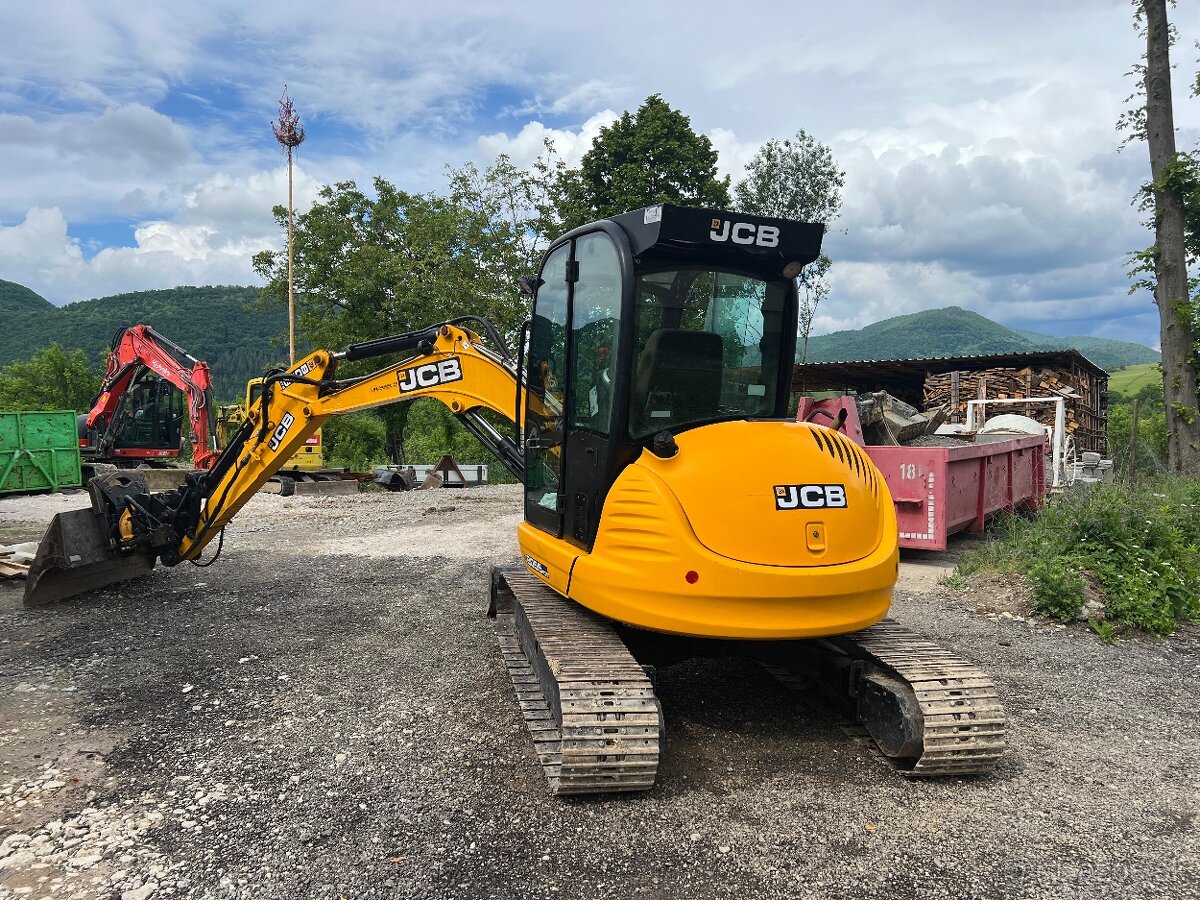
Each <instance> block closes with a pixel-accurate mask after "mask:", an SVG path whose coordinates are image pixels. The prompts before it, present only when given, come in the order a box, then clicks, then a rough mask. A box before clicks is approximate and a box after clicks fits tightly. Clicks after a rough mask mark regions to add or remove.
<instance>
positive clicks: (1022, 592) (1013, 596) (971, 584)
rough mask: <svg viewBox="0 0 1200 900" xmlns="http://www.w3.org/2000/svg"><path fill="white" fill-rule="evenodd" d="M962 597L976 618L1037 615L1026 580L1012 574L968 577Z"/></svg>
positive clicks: (984, 573) (989, 573) (995, 573)
mask: <svg viewBox="0 0 1200 900" xmlns="http://www.w3.org/2000/svg"><path fill="white" fill-rule="evenodd" d="M962 595H963V596H964V597H965V598H967V599H968V601H969V602H970V603H973V604H974V606H975V611H976V612H978V613H979V614H980V615H1001V614H1003V613H1008V614H1009V615H1010V616H1034V615H1037V611H1036V610H1035V609H1034V608H1033V587H1032V586H1031V585H1030V584H1029V579H1028V578H1026V577H1025V576H1024V575H1020V574H1017V573H1015V572H978V573H976V574H974V575H972V576H970V578H969V579H968V584H967V587H966V588H964V589H963V591H962Z"/></svg>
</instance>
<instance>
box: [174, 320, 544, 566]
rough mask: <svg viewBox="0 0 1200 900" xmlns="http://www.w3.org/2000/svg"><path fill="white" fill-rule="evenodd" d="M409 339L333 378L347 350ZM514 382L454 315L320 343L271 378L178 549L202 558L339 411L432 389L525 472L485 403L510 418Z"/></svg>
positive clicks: (507, 367) (505, 364)
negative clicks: (361, 341) (375, 362)
mask: <svg viewBox="0 0 1200 900" xmlns="http://www.w3.org/2000/svg"><path fill="white" fill-rule="evenodd" d="M408 349H418V350H419V351H420V355H418V356H416V357H412V358H409V359H406V360H404V361H403V362H399V363H396V364H395V365H392V366H389V367H387V368H385V369H381V370H379V371H377V372H374V373H372V374H370V375H366V376H363V377H361V378H355V379H349V380H346V381H334V380H333V378H332V376H333V374H334V371H335V369H336V366H337V363H338V362H339V361H340V360H353V359H363V358H366V357H368V356H372V355H384V354H388V353H396V352H401V351H403V350H408ZM516 384H517V373H516V369H515V368H514V366H513V364H512V363H511V362H510V361H509V360H507V359H505V358H504V357H503V356H501V355H500V354H498V353H497V352H495V351H493V350H492V349H490V348H489V347H487V346H485V345H484V344H483V343H482V341H481V339H480V338H479V336H478V335H477V334H475V333H473V332H470V331H467V330H465V329H462V328H459V327H457V326H455V325H451V324H445V325H441V326H435V327H433V328H430V329H425V330H423V331H419V332H412V333H410V334H408V335H398V336H396V337H395V338H382V339H380V340H379V341H374V342H370V343H369V344H367V345H353V346H351V347H350V348H349V349H348V350H347V351H345V352H344V353H340V354H338V353H330V352H328V351H326V350H318V351H316V352H315V353H313V354H311V355H310V356H308V357H306V358H305V359H303V360H301V361H300V363H299V364H298V365H296V366H293V367H292V369H291V371H290V372H287V373H282V374H278V375H272V376H269V377H268V378H267V380H266V381H265V382H264V384H263V393H262V396H261V397H260V399H259V401H258V403H257V404H255V405H254V406H252V407H251V408H250V410H249V412H248V415H247V420H246V422H245V424H243V426H242V429H241V431H240V432H239V433H238V435H237V436H236V437H235V438H234V440H233V441H232V442H231V444H230V446H229V447H228V448H227V449H226V451H225V453H224V454H223V455H222V456H221V458H220V459H219V460H218V461H217V464H216V466H215V467H214V468H213V471H212V472H211V473H210V479H211V482H210V484H209V485H208V486H207V487H206V488H205V494H206V497H205V502H204V504H203V508H202V511H201V512H200V515H199V518H198V520H197V521H196V523H195V525H194V527H193V528H189V529H187V531H186V532H185V534H184V535H183V536H182V538H181V540H180V543H179V548H178V553H179V558H180V559H191V560H194V559H196V558H197V557H198V556H199V554H200V552H201V551H202V550H203V549H204V547H205V546H206V545H207V544H208V543H209V541H211V540H212V538H213V537H214V536H215V535H216V534H218V533H219V532H220V530H221V529H222V528H224V527H225V525H226V524H228V522H229V520H230V519H232V518H233V516H234V515H236V514H237V512H238V510H240V509H241V508H242V507H243V506H244V505H245V504H246V502H247V501H248V500H249V499H250V497H252V496H253V495H254V493H255V492H256V491H257V490H258V489H259V488H260V487H261V486H262V485H263V484H264V483H265V482H266V481H267V480H268V479H269V478H270V477H271V476H272V475H274V474H275V473H276V472H277V471H279V469H280V468H281V467H282V466H283V464H284V463H285V462H286V461H287V460H288V459H289V458H290V457H291V456H292V454H293V453H295V452H296V450H297V449H298V448H299V447H301V446H303V444H304V441H305V440H306V439H307V438H308V437H309V436H310V435H311V434H312V433H313V432H315V431H316V430H317V429H318V428H320V427H321V425H322V423H323V422H324V421H325V420H326V419H328V418H330V417H331V416H337V415H342V414H345V413H352V412H359V411H360V410H364V409H372V408H374V407H377V406H386V405H388V404H391V403H404V402H408V401H411V400H417V399H420V398H422V397H432V398H434V399H436V400H439V401H440V402H442V403H444V404H445V405H446V406H447V407H448V408H449V409H450V411H451V412H453V413H454V414H455V415H456V416H457V417H458V418H459V419H460V421H463V422H464V424H466V425H468V427H469V428H470V429H471V430H472V432H473V433H475V434H476V436H477V437H479V436H483V437H484V438H485V440H484V444H485V446H488V447H489V449H491V450H492V452H494V453H495V454H496V455H497V457H498V458H499V459H500V460H501V461H502V462H504V463H505V465H508V466H509V467H510V468H513V469H514V472H515V474H516V475H518V476H520V475H521V471H520V469H519V466H520V452H519V450H518V448H517V446H516V443H515V442H514V441H513V439H512V438H509V437H507V436H505V435H503V434H502V433H500V432H499V431H498V430H497V429H496V428H495V427H494V426H493V425H491V423H489V422H488V421H487V420H486V419H485V418H484V417H483V416H482V415H480V412H481V410H485V409H486V410H491V411H492V412H494V413H496V414H498V415H500V416H502V417H504V418H505V419H507V420H508V421H510V422H511V421H512V419H513V416H514V414H515V413H514V409H515V406H514V398H515V396H516ZM167 558H169V557H164V560H166V559H167Z"/></svg>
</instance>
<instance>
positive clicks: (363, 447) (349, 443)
mask: <svg viewBox="0 0 1200 900" xmlns="http://www.w3.org/2000/svg"><path fill="white" fill-rule="evenodd" d="M321 437H322V440H323V442H324V445H325V446H324V449H325V464H326V465H327V466H329V467H330V468H335V469H343V468H344V469H352V470H354V471H356V472H365V471H370V470H371V469H372V468H373V467H374V466H378V465H382V464H384V463H386V462H387V461H388V459H387V426H386V425H384V423H383V422H382V420H380V419H379V417H378V416H375V415H373V414H372V413H369V412H361V413H351V414H349V415H345V416H334V417H333V418H330V419H326V420H325V424H324V426H322V429H321Z"/></svg>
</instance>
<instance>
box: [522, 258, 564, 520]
mask: <svg viewBox="0 0 1200 900" xmlns="http://www.w3.org/2000/svg"><path fill="white" fill-rule="evenodd" d="M572 247H573V245H572V244H570V243H567V244H563V245H562V246H561V247H558V248H557V249H555V250H553V251H552V252H551V253H550V255H549V256H547V257H546V261H545V263H544V264H543V265H542V271H541V273H540V278H541V280H542V284H541V286H540V287H539V288H538V292H537V297H536V298H535V300H534V306H533V317H532V319H531V322H530V326H529V349H528V352H527V365H526V370H525V376H526V385H527V386H528V390H527V392H526V395H525V397H526V400H525V404H526V408H525V435H524V438H525V520H526V521H527V522H529V524H531V525H534V526H536V527H537V528H540V529H541V530H542V531H545V532H548V533H550V534H552V535H554V536H555V537H562V531H563V500H562V473H563V450H564V447H565V441H564V437H565V435H564V431H563V429H564V424H565V423H564V417H563V413H564V411H565V410H566V405H567V374H568V369H567V321H568V314H569V307H570V284H569V283H568V282H567V274H568V268H569V267H570V263H571V250H572Z"/></svg>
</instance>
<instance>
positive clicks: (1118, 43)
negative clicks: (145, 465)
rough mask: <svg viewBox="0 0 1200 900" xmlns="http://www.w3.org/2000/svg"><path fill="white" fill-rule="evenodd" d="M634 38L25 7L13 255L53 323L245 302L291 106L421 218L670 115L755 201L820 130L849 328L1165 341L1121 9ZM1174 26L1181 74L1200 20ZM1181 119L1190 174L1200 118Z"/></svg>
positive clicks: (445, 15)
mask: <svg viewBox="0 0 1200 900" xmlns="http://www.w3.org/2000/svg"><path fill="white" fill-rule="evenodd" d="M637 17H638V18H637V23H636V27H632V26H631V21H630V18H629V16H627V15H607V14H606V15H599V14H598V13H597V12H596V10H595V9H593V8H591V7H582V6H580V7H576V6H570V5H565V6H564V5H563V4H560V3H556V4H551V3H546V2H543V3H537V2H535V3H530V4H523V5H518V6H511V5H509V6H503V7H499V6H495V5H493V4H488V3H484V2H482V0H471V2H462V3H457V4H452V5H445V4H443V5H442V6H425V7H413V6H409V7H402V6H396V5H395V4H385V3H382V2H364V3H360V4H349V5H347V4H315V3H306V2H303V0H300V2H296V0H287V2H285V0H264V2H262V3H255V4H246V3H244V2H235V0H210V2H206V3H203V4H192V5H184V6H178V5H172V6H165V7H162V8H158V7H153V6H151V7H145V5H142V6H138V5H124V4H95V3H88V2H86V0H47V2H43V3H39V4H16V3H9V4H4V5H0V156H2V160H0V162H2V167H3V171H4V174H5V178H4V179H3V180H0V222H8V223H18V224H10V225H9V227H8V228H6V229H4V230H3V231H2V232H0V234H3V235H4V239H5V240H6V241H9V242H17V243H22V246H24V247H25V248H26V250H25V252H26V254H27V255H26V256H24V257H21V259H25V260H26V261H28V259H29V258H30V257H29V256H28V254H29V253H31V252H32V253H34V255H35V256H37V255H38V254H37V253H36V252H34V251H33V250H31V249H30V247H29V245H28V244H27V243H23V242H27V241H29V240H31V239H32V236H33V235H39V236H40V238H39V239H40V240H44V241H45V242H46V243H45V246H44V247H43V248H42V250H41V251H40V257H41V262H40V263H39V264H38V265H33V264H32V263H30V264H29V265H31V266H32V269H31V271H34V272H35V276H33V277H37V278H40V279H41V281H40V282H38V283H39V284H42V285H48V284H57V285H59V287H58V288H56V289H55V294H54V295H55V296H56V297H63V298H67V299H75V298H76V297H78V296H85V295H94V294H95V293H100V292H102V289H101V287H100V282H99V281H97V282H95V283H94V284H95V286H94V287H91V288H89V287H87V285H89V284H93V282H91V281H89V280H88V279H89V278H95V277H98V275H99V274H100V273H101V270H102V269H103V275H104V278H105V279H107V280H106V281H105V282H104V284H106V285H107V284H114V285H115V284H118V282H119V279H120V277H121V274H120V273H122V272H125V273H126V274H127V276H128V278H129V280H128V282H127V283H123V284H119V288H120V289H132V288H136V287H142V286H150V284H151V282H154V283H155V284H157V283H158V280H159V279H161V278H165V277H167V273H169V272H171V271H172V266H173V265H174V266H175V267H177V268H178V270H179V271H182V272H184V273H185V274H186V275H187V277H188V278H190V279H191V280H194V281H212V280H228V279H229V278H231V277H233V276H234V275H235V274H236V273H237V272H238V271H239V269H238V268H237V266H238V265H243V266H244V263H235V262H234V259H235V257H236V256H237V254H238V253H240V252H241V250H240V248H242V247H244V246H249V245H251V244H254V243H255V242H257V241H260V240H272V239H274V240H277V239H278V235H277V234H275V233H274V229H273V226H272V225H271V223H270V221H269V214H268V211H269V209H270V206H271V205H272V203H275V202H279V201H280V200H281V199H282V197H283V196H284V195H283V194H282V192H279V184H278V176H277V174H272V173H274V172H275V170H276V167H277V160H278V157H277V156H273V155H272V154H273V153H274V152H275V150H276V148H275V147H274V146H272V145H271V144H270V138H269V134H264V132H265V125H266V120H267V119H269V118H270V117H271V114H272V112H273V102H272V101H273V98H274V97H276V96H278V91H279V86H280V83H281V82H282V81H285V80H286V81H287V82H289V84H290V85H291V87H292V93H293V95H294V96H296V97H297V98H298V99H299V101H300V109H301V113H302V114H304V115H305V116H306V119H307V121H308V122H309V124H310V143H309V144H306V145H305V147H304V148H303V150H304V152H303V153H302V154H301V157H302V159H303V161H304V165H305V170H306V173H307V174H308V177H311V179H312V182H313V184H315V183H318V182H324V183H328V182H333V181H340V180H346V179H350V178H353V179H356V180H358V181H359V182H360V183H363V184H365V182H366V179H367V178H369V177H370V176H371V175H374V174H382V175H383V176H385V177H387V178H388V179H389V180H391V181H393V182H394V183H396V184H397V185H399V186H401V187H405V188H407V189H410V190H431V189H437V188H439V187H440V186H442V185H443V184H444V173H443V169H444V166H445V165H446V164H447V163H449V164H452V165H456V164H458V163H460V162H461V161H462V160H464V159H467V158H470V159H473V160H475V161H476V162H480V163H486V162H489V161H490V160H491V159H493V158H494V157H495V155H496V154H497V153H499V152H507V153H509V154H510V155H511V156H512V157H513V159H514V161H516V162H518V163H520V164H528V163H529V162H531V161H532V160H533V159H534V158H536V156H537V155H538V154H539V153H540V152H541V150H542V142H543V140H544V139H545V138H550V139H552V140H554V142H555V144H556V146H557V148H558V150H559V152H560V153H561V154H562V155H563V157H564V158H566V159H567V160H568V162H571V163H574V162H577V161H578V159H579V158H580V157H581V156H582V155H583V153H584V152H585V151H586V149H587V147H588V146H590V144H591V141H592V139H593V138H594V136H595V134H596V132H598V130H599V128H600V127H602V126H603V125H604V124H607V123H609V122H611V121H612V120H613V118H615V115H616V113H615V112H614V110H617V111H619V110H622V109H636V108H637V106H638V105H639V104H640V103H641V101H642V100H643V99H644V98H645V97H646V96H647V95H648V94H651V93H655V92H659V93H661V94H662V95H663V96H664V98H665V99H667V101H668V102H670V103H671V104H672V105H673V106H675V107H677V108H680V109H682V110H683V111H684V112H685V113H686V114H687V115H689V116H690V117H691V119H692V124H693V126H694V127H695V128H696V129H697V130H698V131H700V132H702V133H705V134H708V135H709V136H710V137H711V138H712V140H713V142H714V144H715V145H716V146H717V148H718V150H719V151H720V154H721V161H720V170H721V172H722V174H731V175H733V177H734V178H735V180H736V178H737V177H738V176H739V175H740V173H741V169H742V167H743V166H744V165H745V163H746V161H747V160H748V159H749V158H750V157H751V156H752V155H753V153H754V152H755V151H756V150H757V148H758V146H760V145H761V142H762V141H764V140H766V139H768V138H772V137H774V138H784V137H787V136H789V135H791V134H793V133H795V131H796V130H797V128H800V127H803V128H804V129H805V130H806V131H808V132H809V133H810V134H812V135H814V136H815V137H817V138H818V139H819V140H822V141H825V142H826V143H830V144H831V145H832V146H833V148H834V151H835V154H836V156H837V158H838V159H839V160H840V161H841V162H842V164H843V165H844V167H845V168H846V169H847V173H848V177H847V184H846V189H845V197H846V206H845V210H844V214H843V217H842V218H841V219H840V220H839V222H838V227H839V228H840V229H842V230H844V232H845V233H844V234H833V235H831V236H830V238H829V248H830V250H831V252H833V255H834V257H835V260H836V261H837V264H836V267H835V293H834V295H833V296H831V298H830V301H829V303H830V312H829V313H828V323H827V324H828V325H829V326H830V327H833V326H834V325H836V324H837V323H839V322H851V321H859V322H861V321H864V320H866V319H868V318H869V317H870V316H876V317H877V315H884V314H887V312H886V310H890V309H895V310H899V311H906V310H908V311H910V310H912V309H916V308H924V307H928V306H934V305H945V304H946V303H948V302H957V303H960V304H962V305H971V304H976V305H977V307H978V308H979V311H981V312H984V313H985V314H988V315H994V316H1001V315H1010V314H1011V315H1013V316H1021V317H1023V318H1024V319H1030V318H1034V317H1037V316H1043V317H1049V319H1050V321H1051V322H1054V321H1060V320H1061V317H1063V316H1067V315H1075V314H1078V311H1079V310H1086V311H1093V310H1103V311H1104V312H1103V313H1101V314H1102V315H1105V316H1113V317H1121V320H1126V319H1127V320H1128V321H1129V323H1131V324H1130V327H1132V328H1144V326H1143V325H1142V324H1138V323H1142V322H1143V319H1140V318H1138V316H1144V313H1143V312H1136V313H1135V312H1134V310H1136V309H1138V308H1139V304H1140V303H1141V302H1142V301H1141V300H1136V301H1129V304H1130V305H1129V306H1128V307H1122V306H1121V304H1120V302H1119V301H1120V300H1121V298H1122V297H1123V291H1124V288H1125V283H1126V282H1125V280H1124V276H1123V273H1122V265H1123V256H1124V253H1125V252H1126V251H1127V250H1129V249H1131V248H1133V247H1137V246H1140V245H1144V244H1145V243H1147V242H1148V241H1147V235H1146V234H1145V233H1144V232H1143V231H1141V230H1140V227H1139V224H1138V215H1137V213H1136V212H1135V211H1134V210H1132V209H1131V208H1130V206H1129V198H1130V196H1131V195H1132V193H1133V190H1134V189H1135V188H1136V185H1137V184H1138V182H1139V181H1141V180H1143V179H1144V177H1145V172H1144V170H1145V169H1146V168H1148V167H1147V166H1146V161H1145V154H1144V150H1143V149H1141V148H1133V149H1131V150H1130V151H1129V153H1127V154H1126V155H1124V156H1122V157H1118V156H1116V154H1115V152H1114V148H1115V144H1116V142H1117V140H1118V136H1117V135H1116V133H1115V131H1114V129H1113V123H1114V121H1115V119H1116V116H1117V114H1118V113H1119V111H1120V110H1121V109H1122V107H1123V106H1124V97H1125V95H1126V94H1127V93H1128V92H1129V91H1130V89H1131V87H1132V83H1131V82H1130V81H1129V80H1128V79H1126V78H1125V77H1124V73H1125V72H1126V71H1127V70H1128V68H1129V66H1130V64H1131V63H1133V62H1134V61H1135V60H1136V59H1137V57H1138V55H1139V54H1140V53H1141V52H1142V49H1143V48H1142V45H1141V42H1140V40H1139V39H1138V37H1137V35H1136V34H1135V33H1134V32H1133V30H1132V29H1131V28H1130V27H1129V13H1128V6H1127V4H1126V3H1124V2H1117V0H1106V2H1102V3H1086V4H1081V3H1068V4H1045V3H1035V2H1032V0H1028V2H1017V3H1016V4H1007V5H993V6H990V7H983V6H978V7H972V8H971V9H970V10H959V9H958V8H953V9H950V10H947V9H946V8H944V7H943V6H941V5H938V4H909V5H906V6H904V7H903V8H901V7H897V6H895V5H889V4H864V3H861V2H860V3H849V4H842V5H840V6H839V5H834V6H829V5H827V6H825V7H821V8H816V7H814V8H811V9H809V8H800V7H797V6H796V5H795V4H794V3H785V2H783V0H777V2H770V0H766V2H763V3H758V4H752V5H748V6H745V8H742V9H739V14H738V15H737V16H730V15H728V7H727V5H726V4H718V3H717V2H716V0H696V2H695V3H692V4H689V5H687V7H686V9H685V8H684V7H682V6H680V5H672V4H659V5H653V6H643V7H640V8H639V9H638V12H637ZM1172 18H1173V20H1174V21H1175V23H1176V25H1177V26H1178V27H1179V30H1180V32H1181V41H1180V42H1179V44H1178V45H1177V48H1179V49H1177V53H1176V57H1177V62H1180V63H1181V64H1183V65H1184V66H1186V63H1184V62H1183V60H1184V57H1181V56H1180V55H1179V54H1180V53H1181V52H1182V53H1184V54H1185V55H1186V50H1185V49H1183V48H1186V47H1187V46H1190V42H1191V40H1192V39H1194V38H1195V37H1196V36H1197V35H1198V34H1200V10H1197V9H1196V8H1195V7H1194V6H1188V5H1185V4H1181V5H1180V6H1179V7H1178V8H1177V9H1176V10H1174V11H1173V12H1172ZM848 34H852V35H854V40H852V41H844V40H839V41H830V40H828V36H829V35H848ZM1064 34H1069V35H1071V40H1066V41H1064V40H1063V35H1064ZM746 47H752V48H753V52H752V53H747V52H746V51H745V48H746ZM1182 71H1183V70H1182V69H1181V70H1178V77H1180V78H1181V79H1182V77H1183V75H1182ZM1183 93H1184V91H1183V87H1182V84H1181V83H1177V85H1176V94H1177V97H1180V98H1182V97H1183ZM189 98H190V99H189ZM1176 115H1177V122H1178V124H1179V126H1180V128H1181V131H1180V140H1181V143H1182V144H1184V145H1185V146H1187V145H1190V144H1191V143H1192V142H1194V140H1195V139H1196V137H1197V134H1198V132H1197V127H1198V126H1200V103H1197V102H1195V101H1186V102H1178V103H1177V107H1176ZM310 193H311V192H310ZM56 211H57V213H56ZM55 215H57V218H55ZM64 219H65V223H70V225H71V226H72V227H74V228H75V229H76V230H78V229H79V226H80V225H89V224H95V223H103V222H106V221H109V222H111V221H112V220H114V219H124V220H125V221H130V220H132V221H134V222H135V223H136V228H135V234H136V246H134V247H131V248H110V249H111V250H112V252H111V253H109V254H107V255H105V254H104V253H103V252H102V253H99V254H97V255H96V256H95V257H91V258H88V254H89V253H90V251H91V248H90V246H89V247H87V248H81V247H80V246H79V245H77V244H75V243H74V242H72V241H71V239H70V237H69V235H70V234H71V233H72V231H71V230H70V228H68V227H65V223H64V221H63V220H64ZM11 245H12V244H11V243H10V244H5V246H6V247H7V246H11ZM85 251H86V252H85ZM72 254H76V255H77V257H78V258H75V257H73V255H72ZM16 259H17V257H16V256H14V257H13V258H12V259H8V258H4V259H2V260H0V261H2V262H3V263H4V264H5V265H6V266H11V265H15V263H14V262H13V260H16ZM171 259H174V260H175V262H174V263H171V262H170V260H171ZM21 265H26V263H21ZM205 265H210V266H211V267H212V268H211V270H210V271H211V272H212V275H211V277H207V278H206V277H204V276H203V271H204V268H203V267H204V266H205ZM38 266H40V268H39V267H38ZM36 272H42V273H43V274H41V275H36ZM51 272H57V273H59V274H58V275H56V276H55V277H54V278H51V277H50V275H49V274H48V273H51ZM64 272H65V273H68V275H69V277H67V276H64V275H63V273H64ZM70 273H75V274H73V275H71V274H70ZM0 277H12V276H11V275H6V274H5V273H4V272H0ZM56 279H57V280H56ZM64 279H65V280H64ZM77 291H78V293H77ZM822 321H824V320H822ZM1095 327H1096V328H1100V327H1107V326H1106V325H1103V324H1100V325H1095ZM1138 334H1139V335H1141V336H1143V338H1144V339H1152V337H1153V336H1152V335H1151V334H1149V333H1146V334H1142V332H1140V331H1139V332H1138Z"/></svg>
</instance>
